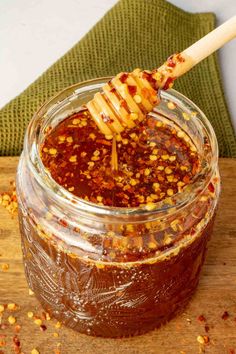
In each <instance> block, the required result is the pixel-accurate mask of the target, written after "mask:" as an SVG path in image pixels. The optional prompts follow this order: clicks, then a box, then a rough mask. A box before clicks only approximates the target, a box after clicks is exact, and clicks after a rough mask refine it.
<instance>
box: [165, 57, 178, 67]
mask: <svg viewBox="0 0 236 354" xmlns="http://www.w3.org/2000/svg"><path fill="white" fill-rule="evenodd" d="M173 59H174V55H171V56H170V57H169V58H168V59H167V66H169V67H171V68H174V67H175V66H176V63H175V62H174V60H173Z"/></svg>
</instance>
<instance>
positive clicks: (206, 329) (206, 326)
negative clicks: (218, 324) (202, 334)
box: [205, 325, 210, 333]
mask: <svg viewBox="0 0 236 354" xmlns="http://www.w3.org/2000/svg"><path fill="white" fill-rule="evenodd" d="M209 330H210V327H209V326H208V325H205V331H206V333H208V332H209Z"/></svg>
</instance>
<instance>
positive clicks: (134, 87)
mask: <svg viewBox="0 0 236 354" xmlns="http://www.w3.org/2000/svg"><path fill="white" fill-rule="evenodd" d="M128 90H129V93H130V94H131V95H132V96H134V95H135V94H136V92H137V87H136V86H132V85H128Z"/></svg>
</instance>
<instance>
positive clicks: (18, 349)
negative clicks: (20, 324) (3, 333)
mask: <svg viewBox="0 0 236 354" xmlns="http://www.w3.org/2000/svg"><path fill="white" fill-rule="evenodd" d="M12 340H13V348H14V351H15V353H16V354H20V353H21V347H20V346H21V345H20V340H19V337H18V335H15V336H14V337H13V338H12Z"/></svg>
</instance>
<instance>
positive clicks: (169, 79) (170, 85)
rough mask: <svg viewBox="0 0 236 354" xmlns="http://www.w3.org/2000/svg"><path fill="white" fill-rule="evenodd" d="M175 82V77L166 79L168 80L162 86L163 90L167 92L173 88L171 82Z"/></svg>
mask: <svg viewBox="0 0 236 354" xmlns="http://www.w3.org/2000/svg"><path fill="white" fill-rule="evenodd" d="M174 80H175V77H168V79H167V80H166V82H165V85H164V86H163V90H168V89H169V88H171V87H172V86H173V82H174Z"/></svg>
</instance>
